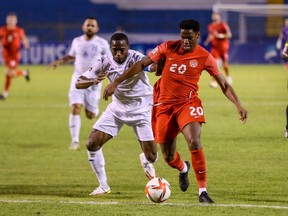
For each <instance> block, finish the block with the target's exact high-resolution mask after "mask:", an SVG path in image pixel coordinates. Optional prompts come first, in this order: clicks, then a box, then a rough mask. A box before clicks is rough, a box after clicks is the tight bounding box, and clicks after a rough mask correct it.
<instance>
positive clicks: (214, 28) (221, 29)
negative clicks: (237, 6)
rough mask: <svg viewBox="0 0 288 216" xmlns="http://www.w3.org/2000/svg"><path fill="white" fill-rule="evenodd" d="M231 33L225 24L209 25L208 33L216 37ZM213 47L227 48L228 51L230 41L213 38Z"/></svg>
mask: <svg viewBox="0 0 288 216" xmlns="http://www.w3.org/2000/svg"><path fill="white" fill-rule="evenodd" d="M228 31H229V26H228V25H227V24H226V23H225V22H220V23H217V24H215V23H211V24H209V25H208V32H209V34H212V35H215V33H218V34H227V32H228ZM211 46H212V47H214V48H220V49H221V48H222V47H225V48H226V49H228V48H229V39H228V38H223V39H221V38H216V37H213V39H212V41H211Z"/></svg>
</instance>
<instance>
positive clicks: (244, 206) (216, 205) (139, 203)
mask: <svg viewBox="0 0 288 216" xmlns="http://www.w3.org/2000/svg"><path fill="white" fill-rule="evenodd" d="M0 203H44V204H45V203H46V204H49V203H53V204H57V203H58V204H81V205H157V204H154V203H143V202H95V201H86V202H83V201H45V200H0ZM160 205H162V206H165V205H167V206H207V207H225V208H231V207H234V208H265V209H288V206H274V205H249V204H211V205H207V204H181V203H163V204H160Z"/></svg>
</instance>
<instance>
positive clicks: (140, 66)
mask: <svg viewBox="0 0 288 216" xmlns="http://www.w3.org/2000/svg"><path fill="white" fill-rule="evenodd" d="M152 63H153V61H152V60H151V59H150V57H149V56H146V57H145V58H144V59H142V60H141V61H138V62H136V63H135V64H134V65H132V66H131V67H130V68H129V69H128V70H126V71H125V72H124V73H123V74H122V75H121V76H119V77H117V78H116V79H115V80H114V81H113V82H111V83H110V84H109V85H107V86H106V88H105V89H104V92H103V98H104V99H105V100H108V98H109V97H110V96H111V95H112V94H114V92H115V90H116V88H117V86H118V85H119V84H120V83H121V82H123V81H124V80H126V79H128V78H130V77H133V76H134V75H136V74H138V73H140V72H141V71H143V70H144V68H145V67H147V66H148V65H150V64H152Z"/></svg>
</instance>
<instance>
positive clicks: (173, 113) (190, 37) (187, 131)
mask: <svg viewBox="0 0 288 216" xmlns="http://www.w3.org/2000/svg"><path fill="white" fill-rule="evenodd" d="M179 27H180V37H181V39H180V40H175V41H167V42H164V43H162V44H160V45H159V46H157V47H156V48H155V49H153V50H152V51H151V52H150V53H149V54H148V56H147V57H145V58H144V59H143V60H141V61H139V62H136V63H135V64H134V65H133V66H132V67H130V68H129V69H128V70H127V71H126V72H125V73H123V74H122V75H121V76H120V77H118V78H116V79H115V80H114V81H113V82H112V83H110V84H109V85H108V86H107V87H106V88H105V89H104V95H103V96H104V98H105V99H107V98H108V97H109V96H111V95H112V94H113V93H114V92H115V93H116V92H117V91H120V90H121V85H122V82H127V81H126V80H127V79H131V77H133V76H135V75H136V74H138V73H139V72H141V71H142V70H143V68H145V67H147V66H148V65H150V64H152V63H153V62H154V63H157V73H156V75H161V78H160V79H158V81H157V82H156V83H155V85H154V93H153V94H154V95H153V99H154V101H153V102H154V106H153V109H152V129H153V132H154V137H155V141H156V142H157V143H160V148H161V151H162V155H163V157H164V160H165V161H166V163H167V164H168V165H169V166H170V167H171V168H174V169H177V170H179V172H180V173H179V185H180V189H181V190H182V191H186V190H187V189H188V187H189V179H188V172H189V169H190V163H189V162H188V161H183V160H182V159H181V157H180V154H179V152H178V151H177V150H176V140H177V136H178V134H179V133H180V132H181V133H182V134H183V135H184V137H185V140H186V142H187V145H188V148H189V152H190V156H191V162H192V166H193V168H194V172H195V175H196V179H197V182H198V188H199V202H201V203H213V200H212V199H211V198H210V197H209V196H208V193H207V190H206V160H205V157H204V151H203V149H202V145H201V141H200V137H201V127H202V123H204V122H205V118H204V111H203V107H202V103H201V100H200V99H199V98H198V81H199V79H200V75H201V74H202V71H203V70H206V71H207V72H208V73H209V74H210V75H211V76H213V77H214V78H215V79H216V81H217V83H218V85H219V86H220V87H221V89H222V92H223V93H224V95H225V96H226V97H227V98H228V99H229V100H230V101H231V102H232V103H233V104H234V105H235V106H236V108H237V111H238V113H239V114H240V116H241V118H240V119H241V120H242V121H243V122H245V121H246V118H247V111H246V109H244V108H243V107H242V105H241V104H240V101H239V100H238V97H237V95H236V94H235V92H234V90H233V88H232V87H231V86H230V84H229V83H228V82H227V80H226V79H225V77H224V76H223V75H222V73H221V72H220V71H219V67H218V66H217V62H216V60H215V58H213V56H212V55H211V54H210V53H209V52H208V51H207V50H206V49H204V48H203V47H201V46H200V45H198V40H199V38H200V24H199V23H198V22H197V21H196V20H193V19H189V20H183V21H182V22H181V23H180V24H179ZM163 59H165V62H164V60H163ZM161 62H164V64H163V70H161V68H162V67H161V65H162V63H161ZM160 63H161V64H160ZM117 86H119V87H118V89H117Z"/></svg>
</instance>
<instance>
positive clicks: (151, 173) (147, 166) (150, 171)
mask: <svg viewBox="0 0 288 216" xmlns="http://www.w3.org/2000/svg"><path fill="white" fill-rule="evenodd" d="M139 158H140V162H141V165H142V167H143V169H144V172H145V174H146V176H147V177H148V178H149V179H153V178H155V177H156V174H155V168H154V166H153V164H152V163H150V162H145V161H147V159H146V158H145V154H144V153H141V154H140V155H139Z"/></svg>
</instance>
